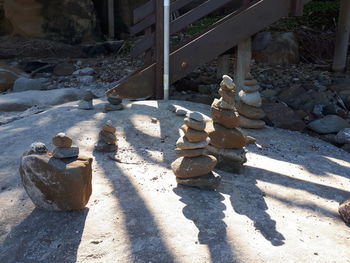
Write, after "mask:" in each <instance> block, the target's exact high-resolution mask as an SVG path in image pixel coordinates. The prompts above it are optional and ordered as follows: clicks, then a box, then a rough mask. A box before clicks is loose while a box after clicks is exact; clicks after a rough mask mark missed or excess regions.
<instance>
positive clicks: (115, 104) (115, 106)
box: [104, 95, 124, 112]
mask: <svg viewBox="0 0 350 263" xmlns="http://www.w3.org/2000/svg"><path fill="white" fill-rule="evenodd" d="M107 100H108V102H109V103H106V104H105V108H104V110H105V112H108V111H117V110H122V109H124V106H123V104H122V102H123V100H122V98H120V97H118V96H112V95H109V96H108V97H107Z"/></svg>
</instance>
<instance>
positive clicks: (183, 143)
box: [176, 136, 209, 150]
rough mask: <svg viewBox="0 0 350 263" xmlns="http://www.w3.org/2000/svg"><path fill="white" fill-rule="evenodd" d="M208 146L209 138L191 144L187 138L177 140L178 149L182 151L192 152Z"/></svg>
mask: <svg viewBox="0 0 350 263" xmlns="http://www.w3.org/2000/svg"><path fill="white" fill-rule="evenodd" d="M208 144H209V140H208V139H207V138H206V140H204V141H199V142H190V141H189V140H187V138H186V137H185V136H182V137H180V138H179V139H178V140H177V142H176V147H177V148H180V149H182V150H191V149H200V148H205V147H206V146H207V145H208Z"/></svg>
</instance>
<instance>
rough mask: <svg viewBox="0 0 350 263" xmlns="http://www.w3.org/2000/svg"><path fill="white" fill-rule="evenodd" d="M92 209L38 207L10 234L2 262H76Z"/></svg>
mask: <svg viewBox="0 0 350 263" xmlns="http://www.w3.org/2000/svg"><path fill="white" fill-rule="evenodd" d="M88 212H89V209H87V208H86V209H84V210H80V211H73V212H56V211H55V212H54V211H44V210H41V209H38V208H35V209H34V210H33V211H32V212H31V214H30V215H29V216H28V217H27V218H25V219H24V220H23V221H22V222H21V223H20V224H19V225H17V226H16V227H14V228H13V229H12V230H11V232H10V233H9V234H8V235H7V237H6V239H5V241H4V243H3V244H2V246H1V249H0V262H6V263H12V262H13V263H15V262H16V263H17V262H23V263H25V262H28V263H30V262H64V263H74V262H76V260H77V250H78V247H79V244H80V241H81V237H82V233H83V230H84V225H85V220H86V217H87V215H88Z"/></svg>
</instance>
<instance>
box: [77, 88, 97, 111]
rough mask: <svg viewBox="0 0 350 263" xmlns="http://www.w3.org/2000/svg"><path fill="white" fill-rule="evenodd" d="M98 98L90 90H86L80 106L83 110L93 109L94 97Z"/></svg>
mask: <svg viewBox="0 0 350 263" xmlns="http://www.w3.org/2000/svg"><path fill="white" fill-rule="evenodd" d="M94 98H97V97H96V95H95V94H93V93H92V92H91V91H90V90H87V91H85V92H84V94H83V96H82V97H81V100H80V101H79V103H78V108H79V109H82V110H92V109H93V108H94V105H93V102H92V101H93V99H94Z"/></svg>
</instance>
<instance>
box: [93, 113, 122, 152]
mask: <svg viewBox="0 0 350 263" xmlns="http://www.w3.org/2000/svg"><path fill="white" fill-rule="evenodd" d="M115 131H116V129H115V127H114V126H113V124H112V121H111V120H108V121H107V122H106V123H105V124H104V125H103V127H102V129H101V131H100V133H99V140H98V142H97V144H96V145H95V150H96V151H100V152H115V151H116V150H117V149H118V146H117V136H116V135H115Z"/></svg>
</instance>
